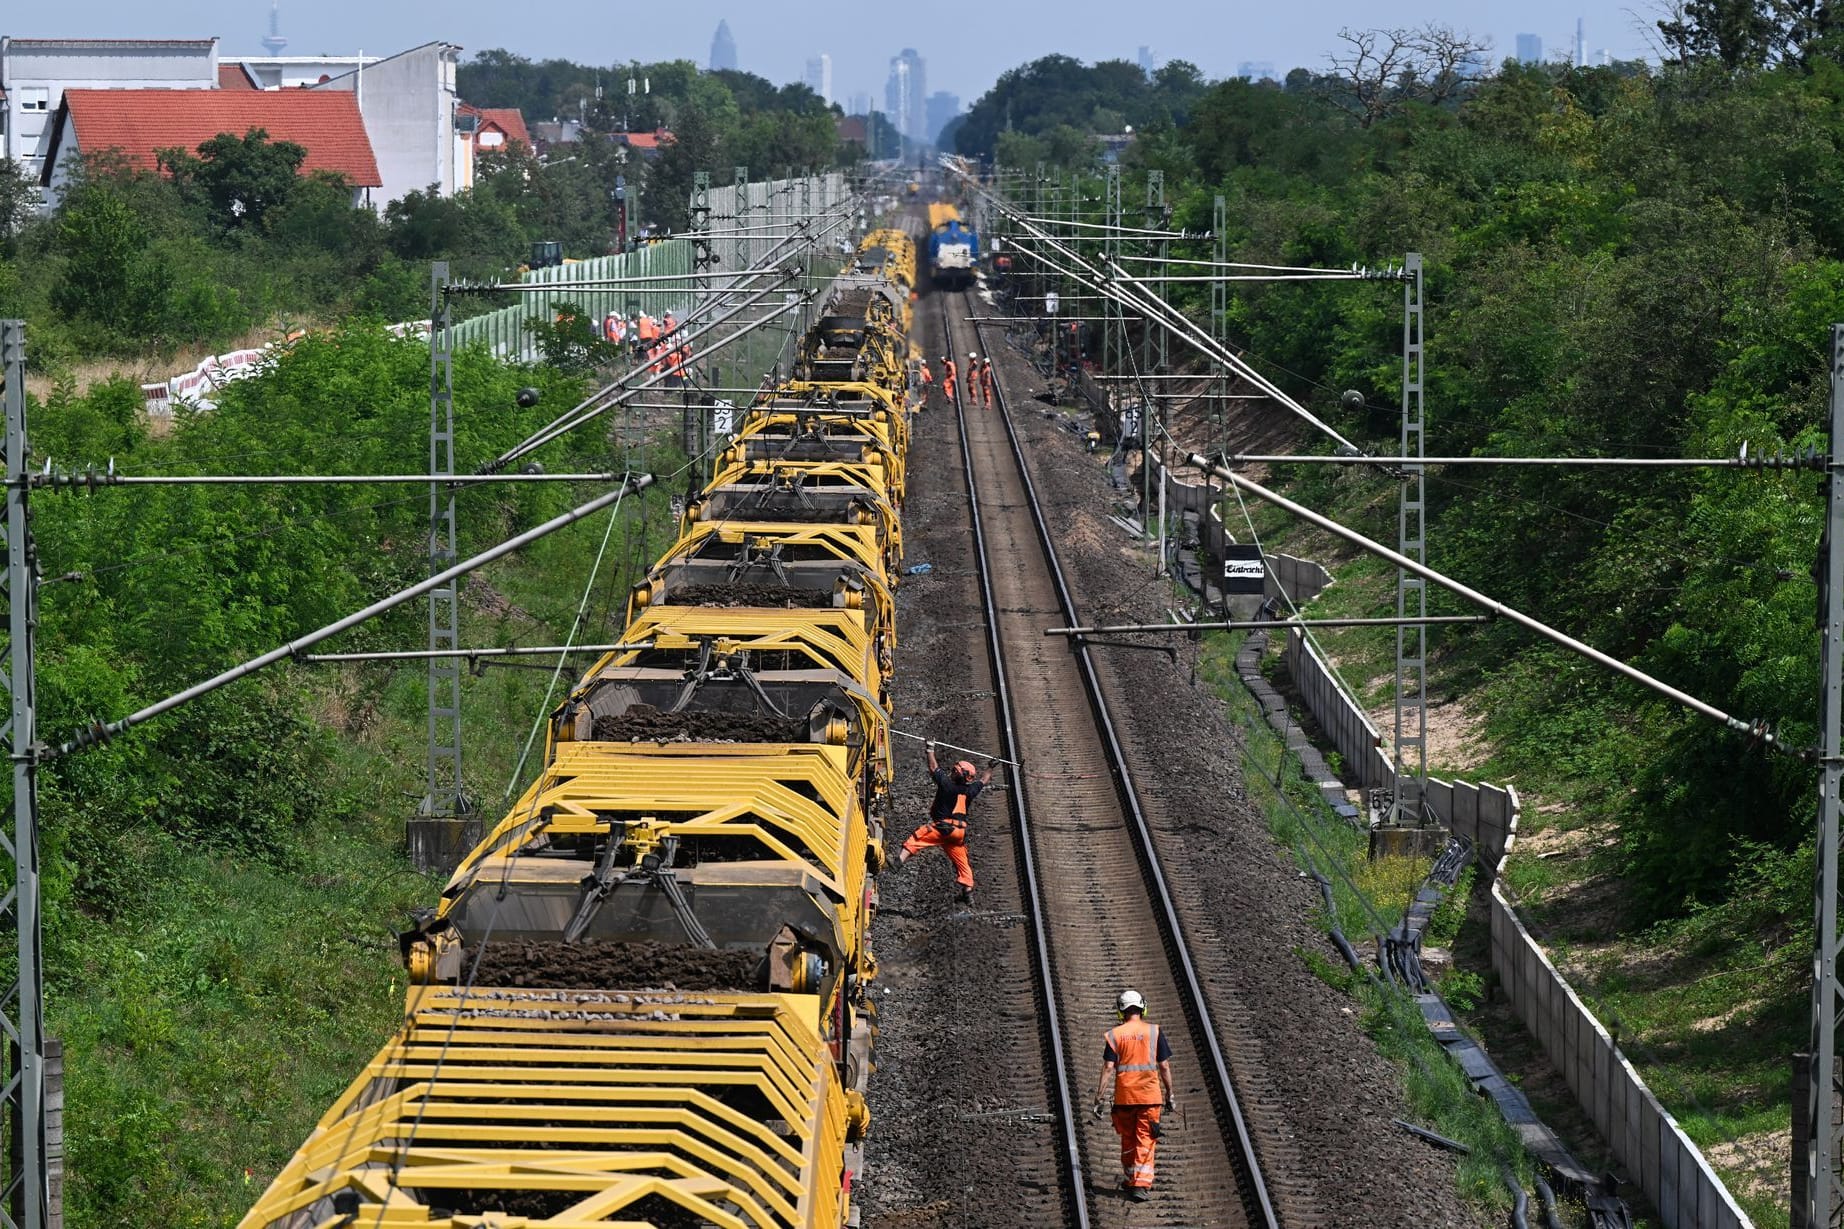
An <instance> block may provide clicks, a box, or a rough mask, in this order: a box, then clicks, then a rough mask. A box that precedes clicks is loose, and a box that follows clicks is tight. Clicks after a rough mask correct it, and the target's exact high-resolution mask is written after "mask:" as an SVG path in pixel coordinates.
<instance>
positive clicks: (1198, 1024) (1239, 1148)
mask: <svg viewBox="0 0 1844 1229" xmlns="http://www.w3.org/2000/svg"><path fill="white" fill-rule="evenodd" d="M950 297H952V298H954V299H955V300H957V301H964V293H963V294H957V295H954V296H944V297H943V300H942V310H943V328H944V329H945V330H947V338H948V340H949V341H950V343H951V342H952V336H953V326H952V322H951V316H950V313H949V309H948V307H947V302H948V298H950ZM972 327H973V331H974V335H975V337H976V338H978V339H979V342H980V349H981V350H982V351H986V350H987V343H986V338H985V335H984V333H983V332H982V330H981V329H980V327H979V325H978V323H977V322H975V323H973V325H972ZM955 352H957V351H956V348H955V347H953V346H952V345H951V344H950V349H949V353H955ZM957 392H958V390H957ZM993 396H994V402H995V405H994V409H995V410H996V412H997V413H998V415H999V419H1000V422H1001V423H1002V424H1003V426H1004V428H1005V436H1006V440H1007V442H1008V444H1009V446H1010V452H1011V457H1012V461H1013V463H1014V464H1015V465H1016V466H1017V469H1018V474H1019V476H1020V479H1021V481H1022V484H1023V488H1024V492H1025V503H1026V505H1027V509H1028V511H1029V513H1030V516H1031V520H1032V524H1033V526H1034V529H1035V532H1036V536H1037V540H1038V544H1039V546H1040V547H1041V549H1042V550H1043V553H1044V560H1045V563H1046V565H1047V566H1048V569H1049V573H1050V578H1051V581H1052V584H1053V586H1054V588H1055V591H1056V595H1057V602H1058V605H1059V607H1060V609H1061V613H1062V615H1063V617H1064V619H1065V620H1066V621H1067V622H1068V624H1069V625H1070V626H1076V625H1078V624H1079V619H1078V615H1077V611H1076V606H1075V601H1074V599H1073V597H1072V596H1071V593H1070V589H1069V585H1068V582H1067V580H1066V578H1065V576H1064V574H1063V569H1062V564H1061V561H1060V560H1059V559H1058V557H1057V552H1056V548H1055V545H1054V543H1053V540H1052V537H1051V535H1050V530H1049V526H1048V524H1047V523H1046V521H1045V519H1044V514H1043V508H1042V505H1041V504H1040V502H1039V500H1038V496H1037V489H1036V485H1035V483H1034V482H1033V481H1032V478H1031V470H1030V466H1029V465H1028V464H1027V463H1026V460H1025V455H1024V448H1023V445H1022V443H1021V441H1020V439H1019V437H1018V432H1017V430H1016V428H1015V426H1014V425H1013V422H1012V418H1011V414H1010V411H1009V410H1008V409H1007V408H1006V405H1005V398H1004V396H1003V393H1002V390H1000V389H999V388H998V387H997V386H996V385H995V387H994V389H993ZM955 412H956V415H957V420H958V422H959V424H960V436H961V451H962V459H963V461H964V463H965V464H966V467H967V484H968V497H969V502H970V503H971V504H972V512H973V524H974V532H975V535H976V538H978V539H979V541H978V548H979V553H980V559H981V564H982V571H981V578H980V581H981V589H982V593H983V595H984V597H985V601H986V615H987V619H986V623H987V629H988V640H989V647H990V651H991V652H992V653H993V656H994V673H995V679H996V683H997V689H998V691H999V704H1000V711H1001V720H1002V722H1003V724H1004V727H1005V731H1006V736H1007V744H1006V748H1007V751H1008V753H1009V754H1012V755H1013V756H1014V757H1016V755H1017V750H1016V746H1015V744H1014V743H1013V741H1012V740H1011V733H1012V715H1011V712H1010V696H1009V690H1010V689H1009V685H1008V682H1007V680H1006V677H1005V673H1004V666H1003V656H1004V653H1003V646H1002V644H1001V643H1000V640H999V630H998V626H999V622H998V618H997V612H996V610H995V609H994V607H993V602H992V598H991V588H990V583H989V580H988V570H989V567H990V564H989V561H988V560H987V558H986V549H985V543H984V539H983V531H982V528H981V524H980V518H979V503H978V499H977V498H976V496H975V492H976V491H977V489H978V488H977V486H976V485H975V477H974V472H973V464H972V451H971V443H970V441H969V438H968V432H967V426H966V415H965V411H964V408H963V405H962V401H961V398H960V397H959V396H958V395H957V396H956V399H955ZM1071 652H1072V653H1073V654H1074V655H1075V657H1076V661H1077V666H1078V671H1079V673H1080V675H1081V678H1082V682H1083V688H1084V691H1085V693H1086V695H1087V699H1088V702H1089V709H1090V713H1091V715H1092V716H1093V718H1094V721H1095V725H1096V729H1097V730H1098V732H1099V733H1100V735H1101V740H1102V744H1103V747H1104V750H1105V753H1106V756H1107V760H1108V764H1109V767H1110V769H1111V771H1112V773H1113V777H1114V781H1115V785H1116V790H1117V793H1118V794H1119V798H1120V802H1121V806H1122V808H1123V811H1124V812H1125V814H1126V816H1127V818H1128V820H1129V823H1128V828H1129V832H1130V835H1131V837H1132V841H1133V845H1134V849H1135V852H1136V854H1137V856H1138V858H1139V861H1140V867H1141V870H1142V872H1143V874H1144V876H1145V879H1146V883H1147V887H1148V890H1149V894H1150V895H1151V897H1152V898H1153V903H1154V906H1155V919H1156V921H1157V924H1158V929H1159V932H1160V936H1161V938H1162V940H1163V942H1164V946H1165V949H1166V953H1167V956H1168V957H1169V959H1170V960H1171V963H1172V965H1173V968H1174V970H1175V971H1176V972H1177V974H1178V977H1177V981H1178V983H1179V985H1180V987H1181V990H1182V992H1183V993H1182V997H1183V1004H1182V1009H1183V1011H1184V1014H1185V1016H1186V1018H1187V1022H1188V1023H1189V1024H1190V1026H1191V1031H1192V1032H1193V1034H1194V1035H1195V1037H1196V1038H1197V1039H1198V1041H1199V1044H1200V1047H1201V1057H1202V1059H1203V1060H1204V1061H1203V1062H1201V1063H1200V1068H1201V1069H1202V1071H1201V1073H1202V1075H1203V1076H1204V1079H1205V1083H1206V1086H1207V1088H1208V1092H1209V1096H1210V1099H1211V1102H1212V1104H1213V1107H1214V1108H1215V1110H1216V1112H1217V1113H1218V1115H1219V1117H1220V1118H1221V1120H1223V1121H1224V1122H1225V1123H1226V1124H1227V1125H1228V1126H1229V1128H1230V1131H1229V1133H1230V1134H1231V1135H1232V1136H1233V1144H1234V1154H1235V1160H1236V1163H1237V1165H1238V1167H1239V1170H1240V1173H1239V1179H1240V1185H1241V1186H1242V1197H1243V1202H1244V1204H1245V1207H1246V1210H1247V1213H1248V1215H1249V1218H1250V1221H1251V1223H1253V1224H1256V1225H1260V1226H1264V1227H1266V1229H1278V1226H1279V1223H1280V1222H1279V1218H1278V1216H1277V1214H1276V1212H1275V1208H1274V1204H1273V1200H1272V1198H1271V1197H1270V1195H1269V1193H1268V1189H1267V1183H1266V1180H1265V1178H1264V1177H1263V1174H1262V1171H1261V1164H1260V1159H1259V1158H1258V1157H1257V1155H1256V1152H1255V1146H1254V1141H1253V1138H1252V1135H1251V1132H1250V1129H1249V1126H1248V1122H1247V1119H1246V1117H1245V1116H1244V1114H1243V1112H1242V1106H1241V1102H1240V1100H1239V1099H1238V1098H1237V1096H1236V1091H1235V1081H1234V1077H1233V1075H1232V1073H1231V1072H1230V1069H1229V1062H1228V1059H1227V1058H1226V1057H1225V1055H1224V1053H1223V1050H1222V1046H1221V1044H1220V1043H1219V1041H1218V1035H1217V1027H1216V1023H1215V1021H1214V1019H1213V1018H1212V1014H1211V1011H1210V1006H1209V1003H1208V1002H1207V1000H1206V998H1205V995H1204V990H1203V983H1202V980H1201V978H1200V977H1199V975H1198V972H1197V967H1196V963H1195V962H1194V961H1193V959H1192V957H1191V952H1190V949H1189V945H1188V943H1187V942H1186V940H1185V937H1184V931H1183V928H1182V926H1181V925H1180V922H1179V918H1178V912H1177V906H1176V903H1175V901H1174V900H1173V897H1172V892H1171V889H1170V885H1169V884H1168V882H1167V879H1166V875H1165V870H1164V867H1163V865H1162V864H1161V862H1160V859H1159V854H1158V850H1157V847H1156V842H1155V840H1154V837H1153V833H1152V828H1151V825H1150V824H1149V823H1148V822H1147V818H1146V815H1145V812H1144V810H1143V809H1142V806H1141V803H1140V799H1139V794H1138V790H1137V789H1136V788H1135V786H1134V784H1133V778H1132V773H1131V771H1130V769H1129V768H1128V765H1127V758H1126V754H1125V751H1124V749H1123V747H1122V744H1121V740H1120V737H1119V735H1118V732H1117V730H1116V728H1115V723H1114V719H1113V715H1112V713H1111V712H1110V710H1109V707H1108V704H1107V700H1106V698H1105V696H1104V695H1103V694H1102V689H1101V685H1100V680H1099V677H1098V675H1097V673H1096V670H1095V666H1094V662H1093V659H1092V657H1091V656H1090V653H1089V650H1088V648H1087V646H1086V645H1083V644H1081V643H1075V644H1072V646H1071ZM1023 776H1024V774H1022V773H1021V774H1019V786H1018V793H1019V812H1020V823H1019V834H1020V835H1019V840H1020V841H1021V842H1023V843H1024V844H1025V845H1027V846H1028V844H1029V837H1028V827H1027V825H1026V823H1025V822H1024V820H1023V814H1024V811H1025V805H1024V804H1025V797H1024V783H1023ZM1026 857H1027V863H1026V865H1027V867H1029V866H1030V865H1032V863H1031V862H1030V861H1029V857H1030V854H1029V850H1028V848H1027V850H1026ZM1035 888H1036V885H1035V884H1033V892H1034V893H1035ZM1033 922H1034V925H1036V926H1037V927H1038V931H1037V935H1036V937H1037V939H1038V942H1039V943H1040V944H1042V943H1044V942H1045V939H1044V936H1043V934H1042V933H1041V917H1034V919H1033ZM1043 958H1044V959H1046V960H1047V955H1046V956H1045V957H1043ZM1052 1021H1053V1023H1052V1027H1053V1028H1057V1027H1058V1026H1057V1024H1056V1022H1055V1020H1054V1016H1053V1017H1052ZM1058 1057H1059V1059H1060V1058H1061V1054H1060V1053H1059V1055H1058ZM1058 1080H1059V1086H1060V1087H1059V1092H1060V1094H1061V1095H1064V1096H1066V1095H1067V1090H1066V1087H1062V1086H1063V1085H1066V1083H1067V1077H1066V1075H1065V1074H1064V1072H1063V1070H1062V1069H1061V1068H1059V1074H1058ZM1065 1130H1066V1133H1067V1134H1068V1135H1069V1136H1070V1138H1071V1139H1072V1140H1073V1138H1074V1126H1073V1122H1066V1124H1065ZM1074 1163H1075V1165H1076V1166H1077V1167H1078V1168H1077V1169H1076V1170H1075V1172H1076V1173H1077V1174H1078V1175H1079V1174H1080V1168H1079V1166H1080V1155H1079V1152H1078V1153H1076V1154H1074ZM1084 1202H1085V1201H1084Z"/></svg>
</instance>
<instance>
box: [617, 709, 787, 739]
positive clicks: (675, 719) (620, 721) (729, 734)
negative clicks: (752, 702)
mask: <svg viewBox="0 0 1844 1229" xmlns="http://www.w3.org/2000/svg"><path fill="white" fill-rule="evenodd" d="M591 737H592V738H593V739H594V740H595V741H597V742H618V743H625V742H654V743H675V742H705V743H713V742H733V743H804V742H806V741H807V721H806V718H804V717H798V718H789V717H776V716H774V715H773V714H771V713H706V712H683V713H662V712H660V711H659V710H658V709H657V708H654V707H653V706H652V705H650V704H636V705H634V706H632V707H631V708H629V709H628V710H627V711H626V712H625V713H622V714H621V715H620V716H619V717H597V718H596V719H595V729H594V732H593V733H592V734H591Z"/></svg>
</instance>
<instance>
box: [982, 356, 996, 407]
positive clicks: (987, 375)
mask: <svg viewBox="0 0 1844 1229" xmlns="http://www.w3.org/2000/svg"><path fill="white" fill-rule="evenodd" d="M980 396H982V397H984V398H985V399H986V408H987V409H989V410H990V409H992V408H993V406H994V405H996V404H997V403H996V402H995V401H993V399H992V355H990V354H989V355H987V356H986V357H985V358H983V359H981V360H980Z"/></svg>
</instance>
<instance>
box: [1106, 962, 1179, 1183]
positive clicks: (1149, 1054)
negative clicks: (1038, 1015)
mask: <svg viewBox="0 0 1844 1229" xmlns="http://www.w3.org/2000/svg"><path fill="white" fill-rule="evenodd" d="M1114 1006H1115V1010H1116V1011H1118V1012H1119V1013H1120V1021H1121V1022H1120V1024H1119V1025H1117V1026H1116V1027H1114V1028H1111V1029H1109V1030H1108V1031H1107V1033H1106V1034H1104V1037H1103V1044H1104V1047H1105V1048H1104V1049H1103V1050H1102V1054H1101V1083H1100V1085H1099V1087H1097V1088H1096V1089H1095V1117H1097V1118H1100V1117H1101V1116H1102V1115H1104V1114H1105V1113H1107V1109H1106V1104H1107V1100H1108V1096H1109V1090H1110V1089H1112V1092H1113V1101H1114V1133H1115V1134H1116V1135H1119V1136H1120V1169H1121V1179H1120V1184H1121V1189H1122V1190H1124V1191H1126V1192H1127V1198H1129V1199H1131V1200H1133V1201H1134V1202H1135V1203H1144V1202H1145V1201H1146V1200H1148V1199H1151V1198H1152V1184H1153V1148H1154V1141H1156V1140H1157V1139H1158V1138H1159V1136H1160V1134H1161V1133H1162V1132H1161V1130H1160V1127H1159V1114H1160V1112H1161V1110H1169V1109H1171V1108H1172V1047H1171V1045H1170V1044H1169V1043H1168V1042H1167V1041H1166V1040H1165V1030H1164V1029H1162V1028H1160V1027H1159V1026H1158V1025H1157V1024H1149V1023H1147V1021H1146V999H1145V997H1144V996H1142V995H1141V994H1140V992H1139V991H1138V990H1123V991H1121V992H1120V997H1119V998H1118V999H1116V1000H1115V1001H1114Z"/></svg>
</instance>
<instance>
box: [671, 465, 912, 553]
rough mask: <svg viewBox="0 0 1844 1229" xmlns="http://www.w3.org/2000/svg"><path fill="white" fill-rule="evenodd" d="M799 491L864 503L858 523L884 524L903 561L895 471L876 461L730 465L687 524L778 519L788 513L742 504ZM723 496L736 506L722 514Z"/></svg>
mask: <svg viewBox="0 0 1844 1229" xmlns="http://www.w3.org/2000/svg"><path fill="white" fill-rule="evenodd" d="M797 487H804V488H805V489H806V490H807V492H808V494H810V495H813V496H815V497H821V496H823V497H828V498H833V499H837V498H839V497H849V498H851V499H852V500H853V501H855V502H856V503H858V504H859V505H860V507H859V508H858V514H857V515H858V523H860V524H867V525H868V524H872V523H875V524H877V525H879V526H881V527H882V529H883V535H884V540H885V541H886V543H887V544H888V545H889V546H890V547H891V548H892V549H893V550H894V551H895V552H896V556H897V557H898V558H901V556H902V553H903V525H902V521H901V519H900V517H899V516H898V513H897V504H898V503H899V502H900V501H901V496H900V495H899V494H898V493H897V492H896V491H895V490H894V489H893V485H892V482H891V475H890V472H889V471H888V470H886V469H885V468H884V467H883V465H882V464H880V463H878V462H876V461H872V462H871V463H869V464H866V463H865V462H862V461H784V460H777V461H743V462H741V463H739V464H735V465H730V466H726V467H725V468H724V469H723V470H721V471H720V472H719V473H718V474H717V475H716V476H715V477H714V478H712V479H711V481H710V483H709V484H707V485H706V486H705V488H704V491H703V492H702V493H701V494H700V495H699V496H698V497H697V498H696V499H694V500H692V502H691V503H690V504H688V505H687V506H686V509H685V519H686V523H687V524H695V523H697V522H698V521H702V520H720V521H723V520H731V519H733V518H735V517H738V516H741V515H744V514H748V515H749V517H750V519H752V520H765V521H766V520H774V519H775V516H776V513H777V512H780V511H783V509H777V508H764V507H760V506H756V507H748V506H739V505H743V502H744V501H746V500H747V499H748V498H749V497H750V496H752V495H764V494H765V495H772V494H774V493H775V491H776V490H777V489H781V488H789V489H791V488H797ZM719 495H723V496H727V497H734V499H735V501H736V502H735V504H733V505H732V506H730V507H727V508H724V509H722V510H721V511H720V510H716V509H713V508H712V507H711V506H710V505H711V501H712V500H713V499H714V498H715V497H717V496H719ZM837 511H838V512H839V514H840V516H841V518H843V517H844V516H845V515H846V514H847V512H848V508H846V507H844V506H841V507H839V508H838V509H837ZM801 523H805V522H801Z"/></svg>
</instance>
